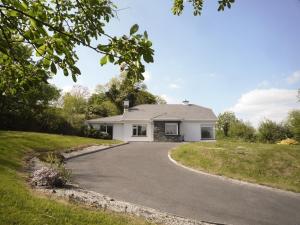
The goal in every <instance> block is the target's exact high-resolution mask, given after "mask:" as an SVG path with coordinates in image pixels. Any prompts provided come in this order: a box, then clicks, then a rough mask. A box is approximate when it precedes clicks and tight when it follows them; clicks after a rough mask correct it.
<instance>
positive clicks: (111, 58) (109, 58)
mask: <svg viewBox="0 0 300 225" xmlns="http://www.w3.org/2000/svg"><path fill="white" fill-rule="evenodd" d="M108 60H109V62H111V63H113V62H114V61H115V58H114V57H113V55H108Z"/></svg>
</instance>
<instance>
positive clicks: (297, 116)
mask: <svg viewBox="0 0 300 225" xmlns="http://www.w3.org/2000/svg"><path fill="white" fill-rule="evenodd" d="M288 124H289V126H290V127H291V131H292V133H293V136H294V138H295V139H296V140H297V141H298V142H300V110H293V111H291V112H290V113H289V117H288Z"/></svg>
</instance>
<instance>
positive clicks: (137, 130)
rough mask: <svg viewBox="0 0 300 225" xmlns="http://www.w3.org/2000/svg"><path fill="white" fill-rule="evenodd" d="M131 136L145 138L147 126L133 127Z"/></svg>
mask: <svg viewBox="0 0 300 225" xmlns="http://www.w3.org/2000/svg"><path fill="white" fill-rule="evenodd" d="M132 136H147V125H133V126H132Z"/></svg>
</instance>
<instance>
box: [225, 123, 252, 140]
mask: <svg viewBox="0 0 300 225" xmlns="http://www.w3.org/2000/svg"><path fill="white" fill-rule="evenodd" d="M229 136H230V137H234V138H239V139H242V140H245V141H255V139H256V136H255V129H254V127H252V126H251V125H250V124H248V123H245V122H243V121H241V120H237V121H236V122H234V123H232V124H231V128H230V130H229Z"/></svg>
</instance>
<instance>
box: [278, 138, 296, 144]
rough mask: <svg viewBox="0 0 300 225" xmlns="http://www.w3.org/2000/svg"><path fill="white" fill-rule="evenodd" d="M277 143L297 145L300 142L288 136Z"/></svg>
mask: <svg viewBox="0 0 300 225" xmlns="http://www.w3.org/2000/svg"><path fill="white" fill-rule="evenodd" d="M277 144H279V145H297V144H299V142H298V141H296V140H295V139H291V138H287V139H284V140H281V141H280V142H278V143H277Z"/></svg>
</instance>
